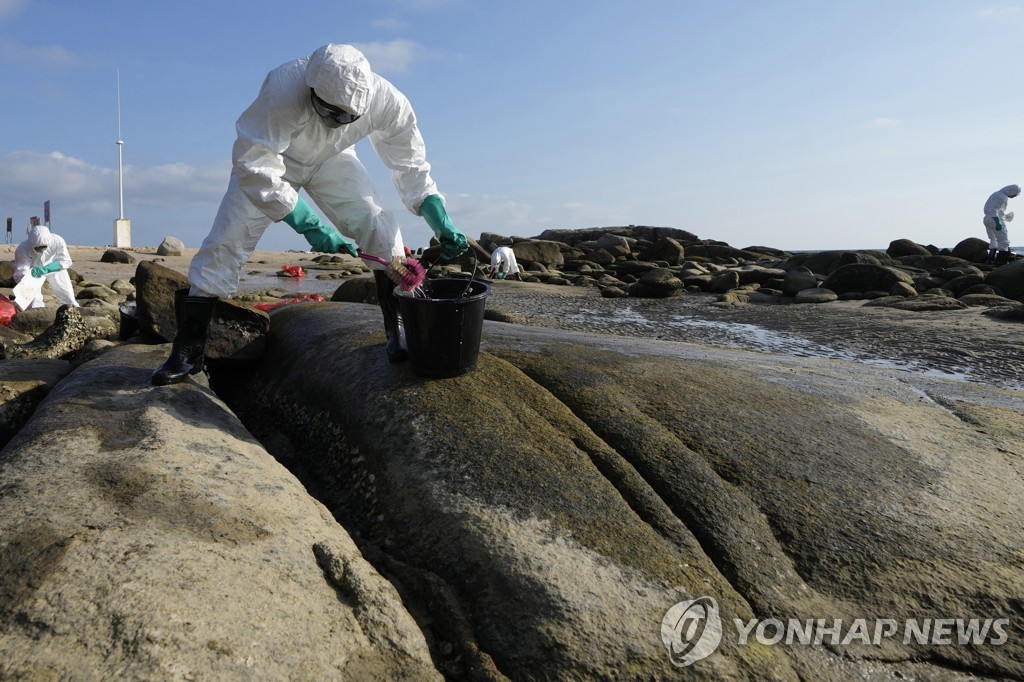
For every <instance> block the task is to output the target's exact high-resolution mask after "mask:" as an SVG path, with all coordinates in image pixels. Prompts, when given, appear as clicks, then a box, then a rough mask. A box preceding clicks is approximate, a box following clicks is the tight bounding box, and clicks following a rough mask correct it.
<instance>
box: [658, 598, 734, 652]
mask: <svg viewBox="0 0 1024 682" xmlns="http://www.w3.org/2000/svg"><path fill="white" fill-rule="evenodd" d="M661 640H662V641H663V642H664V643H665V647H666V648H667V649H668V656H669V660H671V661H672V665H674V666H677V667H679V668H684V667H686V666H688V665H690V664H691V663H694V662H695V661H699V660H701V659H702V658H707V657H708V656H710V655H711V654H713V653H714V652H715V649H717V648H718V645H719V644H721V643H722V619H721V618H720V617H719V615H718V604H716V603H715V600H714V599H712V598H711V597H698V598H697V599H691V600H689V601H681V602H679V603H678V604H676V605H675V606H673V607H672V608H670V609H669V610H668V612H667V613H666V614H665V617H664V618H662V620H661Z"/></svg>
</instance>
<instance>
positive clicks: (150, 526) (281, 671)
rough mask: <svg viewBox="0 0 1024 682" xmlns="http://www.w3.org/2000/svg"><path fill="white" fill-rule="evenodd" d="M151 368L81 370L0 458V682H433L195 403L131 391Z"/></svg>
mask: <svg viewBox="0 0 1024 682" xmlns="http://www.w3.org/2000/svg"><path fill="white" fill-rule="evenodd" d="M165 354H166V348H164V347H155V348H154V347H146V346H125V347H121V348H118V349H115V350H113V351H110V352H108V353H106V354H105V355H103V356H101V357H99V358H97V359H96V360H93V361H91V362H89V363H86V364H85V365H83V366H81V367H80V368H78V369H77V370H75V371H74V372H73V373H72V374H70V375H69V376H67V377H66V378H65V379H64V380H63V381H61V382H60V383H59V384H58V385H57V386H56V387H55V388H53V389H52V390H51V391H50V393H49V395H48V396H47V398H46V399H45V400H44V401H43V402H42V403H41V404H40V406H39V407H38V409H37V410H36V412H35V414H34V415H33V417H32V419H31V420H30V421H29V422H28V424H27V425H26V426H25V427H24V428H23V429H22V430H21V431H20V432H19V433H18V435H17V436H16V437H15V438H14V439H13V440H11V442H10V443H9V444H8V445H7V447H6V448H4V449H3V450H2V451H0V678H2V679H32V680H37V679H38V680H44V679H46V680H49V679H134V680H172V679H217V680H250V679H306V680H325V679H366V680H371V679H395V678H397V679H416V680H420V679H431V678H434V677H437V673H436V671H435V668H434V666H433V664H432V662H431V660H430V656H429V653H428V649H427V646H426V643H425V641H424V639H423V636H422V633H421V631H420V630H419V628H418V627H417V626H416V624H415V622H414V621H413V620H412V618H411V617H410V616H409V614H408V613H407V612H406V611H405V608H404V607H403V606H402V603H401V601H400V599H399V597H398V594H397V593H396V592H395V590H394V589H393V587H392V586H391V585H390V584H389V583H388V582H386V581H385V580H383V579H382V578H381V577H380V575H379V574H378V573H377V572H376V571H375V570H374V569H373V568H372V567H371V566H370V564H368V563H367V562H366V560H365V559H363V557H362V556H361V554H360V553H359V551H358V550H357V549H356V547H355V545H354V544H353V542H352V540H351V538H350V537H349V536H348V535H347V534H346V533H345V531H344V530H343V529H342V528H341V527H340V526H339V525H338V524H337V523H336V522H335V521H334V519H333V518H332V517H331V516H330V514H329V513H328V512H327V510H326V509H325V508H324V507H323V506H322V505H321V504H319V503H317V502H316V501H314V500H313V499H312V498H311V497H309V495H308V494H307V493H306V491H305V489H304V488H303V487H302V485H301V484H300V483H299V482H298V481H297V480H296V479H295V477H294V476H293V475H292V474H290V473H289V472H288V471H287V470H286V469H284V467H282V466H281V465H279V464H278V463H277V462H276V461H275V460H274V459H273V457H271V456H270V455H269V454H268V453H267V452H266V451H265V450H264V449H263V447H262V446H260V444H259V443H258V442H256V441H255V440H254V439H253V438H252V436H251V435H250V434H249V433H248V432H247V431H246V429H245V428H243V427H242V425H241V424H240V423H239V422H238V420H237V419H236V418H235V416H234V415H233V414H232V413H231V411H230V410H228V409H227V408H226V406H225V405H224V404H223V403H222V402H221V401H220V400H219V399H218V398H217V397H216V396H215V395H214V394H213V393H212V392H211V391H210V390H209V388H208V387H206V386H205V385H204V384H203V383H202V382H199V383H197V382H196V381H194V380H193V381H191V382H189V383H187V384H183V385H179V386H173V387H161V388H156V387H152V386H150V385H149V376H150V373H151V372H152V369H153V367H155V366H157V365H158V364H160V362H162V360H163V357H164V355H165ZM201 377H202V375H200V378H201Z"/></svg>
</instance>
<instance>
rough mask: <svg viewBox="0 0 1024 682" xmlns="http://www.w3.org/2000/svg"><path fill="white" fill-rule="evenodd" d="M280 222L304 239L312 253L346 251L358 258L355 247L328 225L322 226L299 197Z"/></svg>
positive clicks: (315, 215)
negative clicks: (311, 248)
mask: <svg viewBox="0 0 1024 682" xmlns="http://www.w3.org/2000/svg"><path fill="white" fill-rule="evenodd" d="M282 220H283V221H284V222H286V223H288V225H289V226H290V227H291V228H292V229H293V230H295V231H296V232H298V233H299V234H301V235H302V236H303V237H305V238H306V241H307V242H309V245H310V246H312V247H313V250H314V251H320V252H321V253H341V252H342V251H347V252H348V253H349V254H350V255H352V256H358V255H359V253H358V252H357V251H356V245H355V244H354V243H353V242H351V241H349V240H348V239H345V238H344V237H342V236H341V233H340V232H338V231H337V230H336V229H334V228H333V227H331V226H330V225H324V224H323V222H322V221H321V220H320V216H318V215H317V214H316V213H313V209H311V208H310V207H309V204H307V203H306V200H305V199H303V198H302V197H299V200H298V202H296V204H295V208H293V209H292V212H291V213H289V214H288V215H286V216H285V217H284V218H282Z"/></svg>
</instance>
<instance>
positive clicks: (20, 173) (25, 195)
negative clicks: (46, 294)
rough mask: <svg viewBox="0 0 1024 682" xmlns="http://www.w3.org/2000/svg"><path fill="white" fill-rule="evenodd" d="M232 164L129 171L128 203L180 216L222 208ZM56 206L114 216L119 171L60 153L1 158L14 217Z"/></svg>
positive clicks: (3, 191)
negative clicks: (194, 209)
mask: <svg viewBox="0 0 1024 682" xmlns="http://www.w3.org/2000/svg"><path fill="white" fill-rule="evenodd" d="M227 177H228V167H227V164H226V163H223V164H218V165H216V166H207V167H200V166H190V165H188V164H184V163H175V164H169V165H164V166H154V167H150V168H135V167H132V166H127V167H125V169H124V191H125V201H126V203H131V204H132V205H136V206H150V207H157V208H161V209H166V210H167V211H174V210H176V209H179V208H181V207H184V206H203V205H210V204H211V203H212V204H213V205H214V206H216V203H217V202H218V201H219V199H220V196H221V195H222V194H223V193H224V189H225V187H227ZM48 199H49V200H53V202H54V203H55V204H58V203H59V204H60V206H61V207H62V211H63V212H64V213H65V214H82V215H90V216H97V215H104V216H105V215H112V214H113V211H114V210H115V209H116V203H117V201H118V184H117V169H116V168H106V167H103V166H97V165H94V164H90V163H88V162H86V161H83V160H81V159H76V158H74V157H71V156H66V155H64V154H62V153H60V152H50V153H49V154H44V153H41V152H35V151H14V152H9V153H7V154H4V155H2V156H0V206H3V207H4V209H5V210H6V211H8V212H12V213H17V214H23V213H32V214H34V213H38V212H39V208H38V207H41V206H42V203H43V202H44V201H46V200H48Z"/></svg>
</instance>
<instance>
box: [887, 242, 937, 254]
mask: <svg viewBox="0 0 1024 682" xmlns="http://www.w3.org/2000/svg"><path fill="white" fill-rule="evenodd" d="M885 252H886V253H887V254H889V255H890V256H892V257H893V258H899V257H900V256H930V255H932V252H931V251H929V250H928V249H927V248H926V247H924V246H922V245H921V244H918V243H917V242H914V241H912V240H910V239H896V240H894V241H891V242H889V248H888V249H886V250H885Z"/></svg>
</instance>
